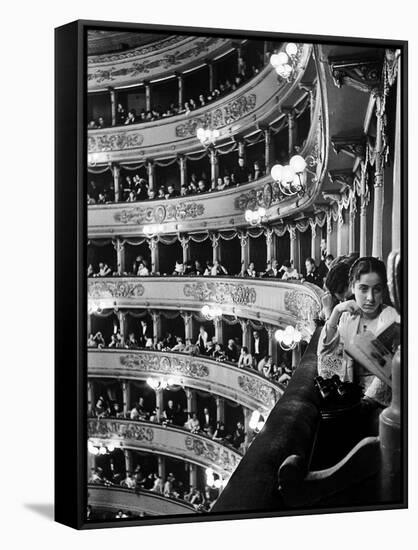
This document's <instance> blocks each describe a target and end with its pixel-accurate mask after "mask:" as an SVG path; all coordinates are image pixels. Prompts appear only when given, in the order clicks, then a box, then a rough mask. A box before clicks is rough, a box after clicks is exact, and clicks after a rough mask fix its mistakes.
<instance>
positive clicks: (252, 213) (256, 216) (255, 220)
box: [244, 207, 266, 225]
mask: <svg viewBox="0 0 418 550" xmlns="http://www.w3.org/2000/svg"><path fill="white" fill-rule="evenodd" d="M244 216H245V221H246V222H248V223H249V224H250V225H260V224H261V222H263V221H265V217H266V209H265V208H263V207H259V208H257V210H246V211H245V214H244Z"/></svg>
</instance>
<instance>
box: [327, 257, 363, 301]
mask: <svg viewBox="0 0 418 550" xmlns="http://www.w3.org/2000/svg"><path fill="white" fill-rule="evenodd" d="M357 258H358V253H357V252H353V253H352V254H350V255H349V256H338V258H335V260H334V261H333V262H332V264H331V265H330V269H329V271H328V274H327V277H326V279H325V286H326V287H327V289H328V290H329V291H330V292H331V294H333V295H334V296H335V295H336V294H342V293H343V292H344V291H345V290H346V289H347V288H348V287H349V274H350V268H351V266H352V265H353V263H354V262H355V261H356V260H357Z"/></svg>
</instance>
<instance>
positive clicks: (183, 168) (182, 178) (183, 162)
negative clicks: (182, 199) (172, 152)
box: [177, 155, 187, 187]
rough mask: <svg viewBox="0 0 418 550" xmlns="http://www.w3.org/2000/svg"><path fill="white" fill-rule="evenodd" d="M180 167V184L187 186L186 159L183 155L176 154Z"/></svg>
mask: <svg viewBox="0 0 418 550" xmlns="http://www.w3.org/2000/svg"><path fill="white" fill-rule="evenodd" d="M177 160H178V163H179V167H180V186H181V187H186V186H187V159H186V157H185V156H184V155H178V157H177Z"/></svg>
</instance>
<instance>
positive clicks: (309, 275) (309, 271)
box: [302, 258, 323, 288]
mask: <svg viewBox="0 0 418 550" xmlns="http://www.w3.org/2000/svg"><path fill="white" fill-rule="evenodd" d="M305 268H306V275H305V277H303V278H302V282H307V283H311V284H314V285H317V286H319V287H320V288H322V285H323V280H322V278H321V275H320V273H319V271H318V269H317V267H316V264H315V260H314V259H313V258H307V259H306V261H305Z"/></svg>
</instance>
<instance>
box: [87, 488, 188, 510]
mask: <svg viewBox="0 0 418 550" xmlns="http://www.w3.org/2000/svg"><path fill="white" fill-rule="evenodd" d="M88 494H89V498H88V503H89V504H90V506H91V507H92V508H93V510H100V511H106V512H115V513H117V512H118V511H119V510H129V511H130V512H132V513H134V514H137V515H139V514H141V513H145V514H146V515H147V516H166V515H168V516H170V515H178V514H195V513H196V510H195V508H194V507H193V505H192V504H189V503H188V502H185V501H184V500H179V499H176V498H169V497H165V496H163V495H160V494H158V493H154V492H152V491H146V490H144V489H142V490H141V491H134V490H132V489H126V488H122V487H104V486H102V485H95V484H89V486H88Z"/></svg>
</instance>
